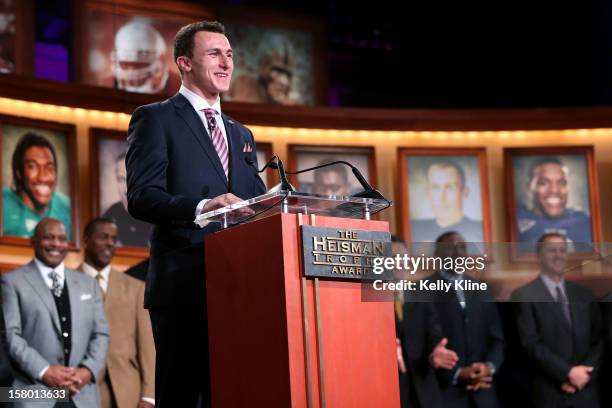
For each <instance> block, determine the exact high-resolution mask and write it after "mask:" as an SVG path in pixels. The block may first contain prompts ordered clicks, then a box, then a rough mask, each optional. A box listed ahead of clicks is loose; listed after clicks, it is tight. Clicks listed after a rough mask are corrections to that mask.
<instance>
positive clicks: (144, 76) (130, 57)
mask: <svg viewBox="0 0 612 408" xmlns="http://www.w3.org/2000/svg"><path fill="white" fill-rule="evenodd" d="M165 57H166V44H165V42H164V39H163V37H162V36H161V34H160V33H159V31H157V30H156V29H155V28H154V27H153V26H152V25H151V22H150V20H148V19H144V18H136V19H133V20H131V21H129V22H128V23H127V24H125V25H124V26H123V27H121V28H120V29H119V30H118V31H117V34H116V35H115V45H114V48H113V52H112V55H111V63H112V69H113V74H114V76H115V79H116V81H117V87H118V88H119V89H123V90H126V91H130V92H139V93H158V92H161V91H162V90H163V89H164V87H165V86H166V83H167V82H168V76H169V74H168V67H167V65H166V60H165Z"/></svg>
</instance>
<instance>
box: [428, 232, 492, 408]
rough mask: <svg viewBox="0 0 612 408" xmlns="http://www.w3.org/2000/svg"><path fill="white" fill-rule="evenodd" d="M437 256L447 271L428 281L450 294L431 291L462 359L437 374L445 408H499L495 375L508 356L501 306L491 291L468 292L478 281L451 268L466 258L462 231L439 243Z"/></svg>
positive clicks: (444, 331) (451, 343) (446, 331)
mask: <svg viewBox="0 0 612 408" xmlns="http://www.w3.org/2000/svg"><path fill="white" fill-rule="evenodd" d="M435 248H436V249H435V255H436V257H438V258H440V259H442V260H444V262H443V263H442V265H443V267H442V268H439V270H438V271H437V272H435V273H434V274H433V275H431V276H430V277H428V278H427V280H428V281H429V282H440V283H444V284H446V285H449V284H450V286H448V288H449V289H448V290H435V291H431V292H429V295H430V299H431V300H432V301H434V302H435V304H434V305H435V309H436V312H437V316H438V319H439V322H440V326H441V328H442V335H443V336H444V337H446V338H448V348H449V349H451V350H453V351H455V352H456V353H457V356H458V357H459V361H458V363H457V365H456V366H455V367H454V368H453V369H452V370H438V372H437V374H438V381H439V383H440V387H441V389H442V394H443V397H444V407H449V408H495V407H497V406H498V401H497V396H496V392H495V389H494V386H493V375H494V374H495V371H496V369H497V368H499V367H500V365H501V363H502V360H503V356H504V352H503V348H504V337H503V332H502V328H501V321H500V318H499V314H498V311H497V305H496V304H495V303H493V302H492V301H491V300H492V298H491V295H490V293H489V291H488V290H485V291H481V290H466V289H464V287H465V286H464V285H465V282H467V281H471V282H478V283H479V281H478V280H476V279H474V278H471V277H467V276H464V275H463V273H458V270H459V268H455V269H451V268H447V265H448V264H450V263H449V262H447V260H448V259H452V260H454V261H453V262H455V263H457V265H458V259H461V258H463V259H465V257H466V256H467V253H466V243H465V241H464V239H463V237H462V236H461V235H460V234H458V233H457V232H453V231H450V232H447V233H444V234H442V235H441V236H440V237H438V239H437V240H436V247H435Z"/></svg>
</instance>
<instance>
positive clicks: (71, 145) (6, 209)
mask: <svg viewBox="0 0 612 408" xmlns="http://www.w3.org/2000/svg"><path fill="white" fill-rule="evenodd" d="M0 144H1V145H2V156H1V159H0V160H1V161H0V171H1V173H2V222H1V224H0V241H1V242H3V243H10V244H18V245H30V240H29V238H30V237H31V236H32V235H33V233H34V228H35V227H36V225H37V224H38V222H39V221H40V220H41V219H43V218H46V217H53V218H57V219H58V220H60V221H61V222H62V223H63V224H64V225H65V226H66V233H67V236H68V241H69V247H70V248H78V244H79V235H80V234H79V225H78V194H77V188H78V187H77V186H78V179H77V178H78V165H77V155H76V129H75V127H74V125H70V124H64V123H56V122H46V121H40V120H34V119H28V118H18V117H13V116H4V115H0Z"/></svg>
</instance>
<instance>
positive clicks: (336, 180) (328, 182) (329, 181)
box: [312, 170, 351, 196]
mask: <svg viewBox="0 0 612 408" xmlns="http://www.w3.org/2000/svg"><path fill="white" fill-rule="evenodd" d="M312 191H313V193H315V194H321V195H336V196H348V195H350V193H351V188H350V186H349V184H348V182H347V180H346V179H345V178H344V177H343V176H342V173H340V172H338V171H334V170H332V171H326V172H318V173H315V179H314V186H313V188H312Z"/></svg>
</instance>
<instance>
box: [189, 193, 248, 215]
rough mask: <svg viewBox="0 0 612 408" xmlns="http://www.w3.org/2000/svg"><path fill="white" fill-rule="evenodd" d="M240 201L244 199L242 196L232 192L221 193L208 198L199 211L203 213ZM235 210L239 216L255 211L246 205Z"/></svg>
mask: <svg viewBox="0 0 612 408" xmlns="http://www.w3.org/2000/svg"><path fill="white" fill-rule="evenodd" d="M241 201H244V200H243V199H242V198H239V197H236V196H235V195H233V194H232V193H226V194H222V195H220V196H217V197H215V198H212V199H210V200H208V201H207V202H206V204H204V207H202V211H200V213H201V214H204V213H207V212H209V211H213V210H217V209H219V208H223V207H226V206H228V205H231V204H236V203H239V202H241ZM236 211H238V213H239V214H240V215H241V216H246V215H251V214H254V213H255V211H253V210H252V209H250V208H246V207H245V208H239V209H237V210H236Z"/></svg>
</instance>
